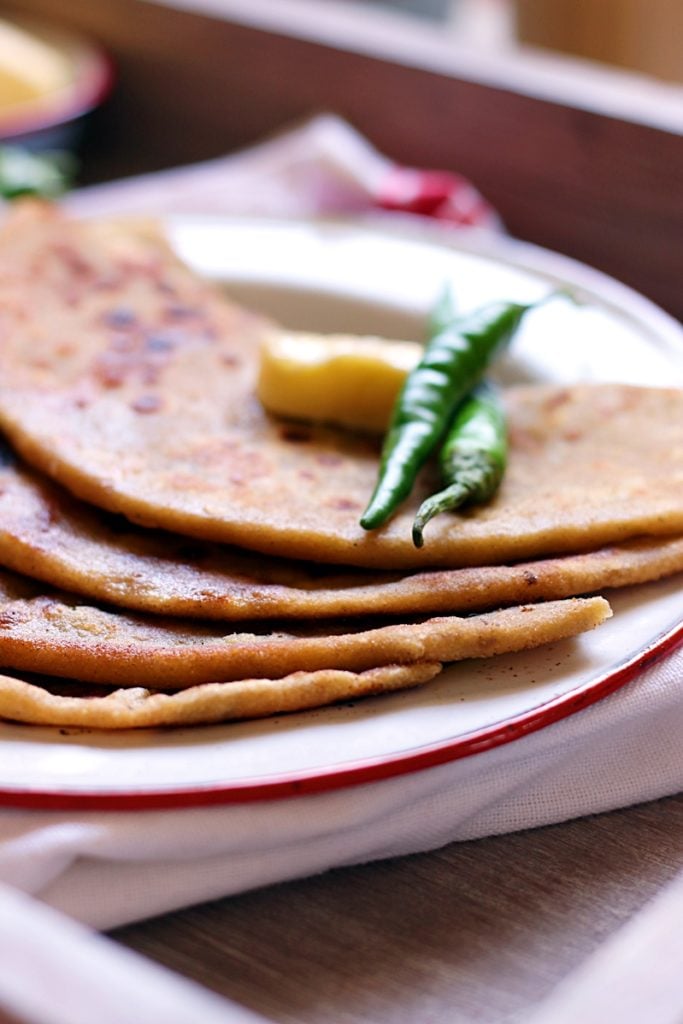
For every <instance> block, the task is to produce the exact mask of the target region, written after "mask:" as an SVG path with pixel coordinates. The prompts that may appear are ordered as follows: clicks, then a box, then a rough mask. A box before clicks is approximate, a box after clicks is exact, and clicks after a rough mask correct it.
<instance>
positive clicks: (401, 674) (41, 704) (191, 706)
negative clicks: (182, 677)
mask: <svg viewBox="0 0 683 1024" xmlns="http://www.w3.org/2000/svg"><path fill="white" fill-rule="evenodd" d="M441 667H442V666H441V665H440V664H439V663H438V662H437V663H429V662H425V663H421V662H417V663H414V664H411V665H383V666H381V667H379V668H373V669H369V670H368V671H367V672H359V673H357V672H343V671H338V670H336V669H321V670H320V671H318V672H294V673H293V674H292V675H288V676H285V677H284V679H242V680H239V681H238V682H232V683H205V684H204V685H201V686H191V687H190V688H189V689H187V690H181V691H179V692H177V693H158V692H156V693H155V692H152V691H150V690H147V689H144V688H143V687H139V686H133V687H130V688H128V689H122V690H114V691H112V692H111V693H105V694H103V693H102V690H101V689H100V692H99V693H97V694H88V695H87V696H83V695H82V694H81V693H79V691H80V690H81V689H82V688H81V687H79V686H78V684H76V685H72V686H69V685H68V684H62V685H57V686H55V685H54V684H50V683H48V682H47V681H43V682H42V683H41V684H36V683H35V682H27V681H25V680H22V679H16V678H13V677H11V676H6V675H0V718H5V719H9V720H11V721H14V722H26V723H30V724H32V725H59V726H76V727H86V728H90V729H142V728H150V727H153V726H168V725H174V726H182V725H207V724H209V723H211V722H227V721H235V720H238V719H245V718H265V717H266V716H269V715H279V714H283V713H284V712H290V711H304V710H307V709H310V708H318V707H322V706H324V705H327V704H334V703H336V702H337V701H346V700H357V699H358V698H360V697H371V696H374V695H377V694H381V693H389V692H391V691H393V690H403V689H407V688H408V687H411V686H420V685H422V684H424V683H427V682H429V681H430V680H431V679H433V678H434V677H435V676H436V675H438V674H439V672H440V671H441ZM71 691H73V692H71Z"/></svg>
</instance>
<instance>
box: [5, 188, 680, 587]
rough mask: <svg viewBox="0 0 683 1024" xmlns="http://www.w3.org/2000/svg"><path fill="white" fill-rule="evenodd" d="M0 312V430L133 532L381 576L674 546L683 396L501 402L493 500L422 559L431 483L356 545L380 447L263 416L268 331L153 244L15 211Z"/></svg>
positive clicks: (432, 540)
mask: <svg viewBox="0 0 683 1024" xmlns="http://www.w3.org/2000/svg"><path fill="white" fill-rule="evenodd" d="M0 309H1V310H2V314H1V316H0V426H1V427H2V428H3V429H4V430H5V431H6V433H7V435H8V436H9V438H10V440H11V442H12V443H13V445H14V446H16V447H17V448H18V449H19V451H20V452H21V453H22V454H23V456H24V457H25V458H26V459H27V461H29V462H30V463H32V464H34V465H35V466H37V467H38V468H40V469H42V470H43V471H44V472H46V473H47V474H49V475H50V476H52V477H54V478H55V479H57V480H59V481H60V482H61V483H62V484H63V485H64V486H66V487H67V488H68V489H70V490H71V491H73V492H74V493H75V494H77V495H79V496H81V497H83V498H85V499H86V500H88V501H91V502H93V503H94V504H97V505H100V506H102V507H104V508H107V509H110V510H111V511H114V512H120V513H123V514H125V515H126V516H127V517H128V518H130V519H133V520H136V521H138V522H141V523H144V524H146V525H150V526H161V527H164V528H166V529H169V530H174V531H177V532H179V533H183V534H188V535H192V536H197V537H203V538H206V539H209V540H214V541H220V542H227V543H235V544H239V545H243V546H245V547H247V548H252V549H254V550H258V551H262V552H265V553H268V554H277V555H281V556H288V557H297V558H306V559H310V560H313V561H322V562H332V563H343V564H353V565H359V566H376V567H385V568H392V569H397V568H406V567H426V566H430V565H439V566H460V565H476V564H493V563H500V562H504V561H508V560H520V559H523V558H530V557H538V556H540V555H548V554H556V553H558V552H572V551H579V550H586V549H590V548H596V547H598V546H600V545H604V544H609V543H614V542H617V541H620V540H623V539H626V538H630V537H634V536H636V535H639V534H654V535H659V536H662V535H667V534H668V535H671V534H676V533H678V534H680V533H683V445H682V444H681V424H682V423H683V390H678V389H664V388H662V389H654V388H635V387H627V386H623V385H592V386H591V385H585V386H577V387H572V388H561V387H530V388H516V389H510V390H509V391H508V392H507V394H506V402H507V406H508V413H509V418H510V425H511V427H510V435H511V446H510V464H509V469H508V472H507V475H506V478H505V481H504V483H503V486H502V488H501V490H500V491H499V494H498V495H497V497H496V498H495V499H494V500H493V501H492V502H491V503H490V504H489V505H488V506H486V507H484V508H478V509H473V510H469V511H467V512H464V513H461V514H448V515H443V516H440V517H438V519H436V520H435V521H434V522H432V523H430V524H429V526H428V528H427V531H426V534H425V538H426V543H425V546H424V548H423V549H421V550H419V551H418V550H417V549H415V548H414V546H413V545H412V541H411V531H410V527H411V524H412V518H413V514H414V512H415V510H416V508H417V504H418V503H419V502H420V501H421V500H422V498H423V497H424V496H425V495H426V493H428V492H429V491H432V490H434V489H435V487H436V486H437V481H436V479H435V478H434V476H433V475H431V472H432V471H431V470H430V471H428V472H426V473H425V474H424V476H423V477H422V479H421V481H420V483H419V484H418V486H417V487H416V488H415V493H414V495H413V497H412V498H411V499H410V500H409V501H408V502H407V503H406V505H405V506H404V509H403V510H402V511H401V513H400V514H399V515H397V516H396V517H395V518H394V519H393V520H392V521H391V523H389V524H388V526H387V527H386V528H383V529H382V530H378V531H373V532H372V533H370V534H367V533H365V532H364V531H363V530H362V529H361V528H360V526H359V525H358V519H359V516H360V514H361V512H362V510H363V508H364V506H365V504H366V502H367V500H368V498H369V495H370V493H371V491H372V488H373V485H374V481H375V476H376V472H377V465H378V443H377V441H376V440H373V439H371V438H364V437H362V436H355V435H353V434H351V433H344V432H342V431H335V430H331V429H326V428H322V427H307V426H302V425H297V424H292V423H287V422H284V421H278V420H276V419H274V418H272V417H270V416H268V415H267V414H266V413H265V411H264V410H263V408H262V407H261V406H260V404H259V403H258V401H257V400H256V398H255V392H254V388H255V380H256V369H257V363H258V352H259V343H260V341H261V339H262V338H263V337H264V336H265V334H266V333H267V332H268V331H270V330H274V329H275V328H273V327H272V326H270V325H269V324H267V323H266V322H265V321H263V320H261V319H260V318H258V317H255V316H253V315H251V314H249V313H247V312H246V311H244V310H242V309H240V308H239V307H237V306H235V305H233V304H231V303H229V302H228V301H227V300H225V299H224V298H223V297H222V295H221V294H220V293H219V292H218V291H217V290H215V289H214V288H213V287H212V286H210V285H209V284H208V283H206V282H204V281H201V280H198V279H196V278H195V277H194V276H193V275H192V274H191V273H190V271H189V270H187V269H186V268H184V267H182V266H181V265H180V264H179V263H178V262H177V261H176V260H175V259H174V258H173V257H172V256H171V255H170V254H168V253H167V252H166V251H165V250H164V248H163V247H162V246H161V245H160V244H159V243H158V242H157V241H156V240H155V239H153V238H151V237H143V236H142V235H140V234H138V235H135V232H133V231H131V232H130V234H129V235H126V233H125V231H121V230H120V229H119V230H114V231H112V230H110V229H107V227H106V225H101V224H97V223H92V222H84V223H78V222H75V221H68V220H66V219H62V218H61V217H60V216H59V215H58V214H57V213H55V212H54V211H50V210H48V209H47V208H45V209H43V210H40V209H39V212H37V213H36V212H32V210H31V209H28V210H27V209H24V210H23V211H22V210H19V212H18V213H17V215H16V216H15V218H10V219H9V222H8V224H7V226H6V228H5V231H4V233H3V235H2V236H1V237H0ZM548 343H549V345H550V344H552V343H553V341H552V339H548Z"/></svg>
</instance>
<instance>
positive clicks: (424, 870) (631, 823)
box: [113, 796, 683, 1024]
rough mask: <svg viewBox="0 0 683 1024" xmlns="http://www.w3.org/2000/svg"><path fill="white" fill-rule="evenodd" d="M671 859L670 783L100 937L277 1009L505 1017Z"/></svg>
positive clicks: (551, 981) (680, 804)
mask: <svg viewBox="0 0 683 1024" xmlns="http://www.w3.org/2000/svg"><path fill="white" fill-rule="evenodd" d="M682 870H683V796H677V797H676V796H674V797H670V798H668V799H663V800H658V801H655V802H652V803H647V804H641V805H639V806H636V807H631V808H626V809H623V810H618V811H614V812H612V813H608V814H601V815H595V816H593V817H589V818H583V819H580V820H576V821H571V822H567V823H564V824H560V825H553V826H548V827H546V828H542V829H534V830H530V831H526V832H521V833H515V834H512V835H506V836H498V837H493V838H488V839H481V840H477V841H474V842H463V843H454V844H452V845H450V846H447V847H445V848H444V849H441V850H437V851H435V852H433V853H428V854H420V855H415V856H411V857H404V858H400V859H396V860H391V861H382V862H379V863H374V864H368V865H364V866H361V867H354V868H347V869H343V870H336V871H332V872H329V873H327V874H325V875H321V876H317V877H314V878H309V879H305V880H302V881H297V882H291V883H287V884H282V885H277V886H273V887H270V888H266V889H262V890H259V891H256V892H251V893H245V894H243V895H240V896H236V897H232V898H230V899H225V900H221V901H218V902H216V903H211V904H208V905H203V906H198V907H192V908H190V909H188V910H184V911H181V912H178V913H175V914H168V915H166V916H164V917H161V918H158V919H155V920H152V921H146V922H143V923H141V924H138V925H132V926H129V927H126V928H121V929H118V930H117V931H116V932H114V933H113V937H114V938H115V939H116V940H117V941H118V942H120V943H123V944H124V945H126V946H128V947H130V948H132V949H135V950H137V951H139V952H140V953H143V954H144V955H145V956H147V957H150V958H152V959H153V960H155V961H158V962H160V963H162V964H164V965H166V966H168V967H170V968H172V969H173V970H174V971H177V972H179V973H181V974H182V975H185V976H186V977H189V978H192V979H194V980H196V981H198V982H199V983H200V984H202V985H204V986H207V987H208V988H210V989H212V990H214V991H216V992H218V993H220V994H222V995H224V996H226V997H229V998H230V999H232V1000H234V1001H236V1002H237V1003H239V1004H241V1005H243V1006H246V1007H249V1008H251V1009H252V1010H256V1011H258V1012H259V1013H261V1014H262V1015H263V1016H265V1017H266V1018H268V1019H271V1020H273V1021H277V1022H283V1024H321V1022H327V1021H335V1022H338V1024H361V1022H362V1024H404V1022H405V1024H408V1022H410V1024H415V1022H418V1021H419V1022H427V1021H429V1022H433V1024H441V1022H444V1024H446V1022H449V1024H465V1022H468V1024H469V1022H473V1021H476V1022H480V1021H481V1022H491V1024H493V1022H496V1024H498V1022H501V1024H502V1022H506V1024H509V1022H513V1021H515V1022H521V1021H524V1020H525V1019H526V1017H527V1015H528V1014H529V1013H530V1012H531V1010H532V1009H533V1008H535V1007H537V1006H538V1005H539V1003H541V1001H542V1000H544V999H545V998H546V997H547V996H548V995H549V994H550V993H551V992H552V991H553V989H554V988H555V986H556V985H557V983H558V982H559V981H560V980H561V979H563V978H565V977H566V976H567V975H568V974H570V972H572V971H573V970H574V969H575V968H577V967H578V966H579V965H580V964H582V963H583V962H584V961H585V960H586V959H587V958H588V957H590V955H591V954H592V953H593V952H594V951H595V950H596V949H597V948H598V947H599V946H601V945H602V943H603V942H604V941H605V940H606V939H607V938H608V937H609V936H611V935H612V934H613V933H615V932H616V931H617V930H618V929H619V928H620V926H621V925H623V924H624V923H625V922H627V921H628V920H629V919H632V918H633V915H635V914H637V913H638V911H640V910H641V908H642V907H643V906H645V905H646V904H647V903H648V901H649V900H651V899H652V898H653V897H654V896H655V895H656V894H657V893H658V892H659V891H660V890H661V889H662V887H663V886H664V885H665V884H666V883H667V882H668V881H669V880H670V879H671V878H673V877H674V875H675V874H676V873H677V872H678V871H682ZM654 1021H655V1019H654V1018H653V1019H652V1020H651V1021H650V1024H654ZM644 1024H645V1022H644Z"/></svg>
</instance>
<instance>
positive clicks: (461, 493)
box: [413, 481, 472, 548]
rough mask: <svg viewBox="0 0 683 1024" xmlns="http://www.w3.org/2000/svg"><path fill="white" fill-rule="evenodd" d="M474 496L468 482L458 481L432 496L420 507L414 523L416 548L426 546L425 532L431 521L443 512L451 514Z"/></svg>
mask: <svg viewBox="0 0 683 1024" xmlns="http://www.w3.org/2000/svg"><path fill="white" fill-rule="evenodd" d="M471 494H472V488H471V486H470V484H469V482H467V481H458V482H457V483H454V484H451V485H450V487H444V489H443V491H439V492H438V494H432V495H431V497H429V498H427V499H426V500H425V501H423V502H422V504H421V505H420V507H419V509H418V511H417V515H416V516H415V520H414V522H413V544H414V545H415V547H416V548H421V547H422V546H423V545H424V537H423V536H422V533H423V530H424V528H425V526H426V525H427V523H428V522H429V520H430V519H433V518H434V516H438V515H439V513H441V512H449V511H452V510H453V509H456V508H459V507H460V505H463V504H464V503H465V502H466V501H467V499H468V498H469V497H470V496H471Z"/></svg>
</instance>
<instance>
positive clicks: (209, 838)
mask: <svg viewBox="0 0 683 1024" xmlns="http://www.w3.org/2000/svg"><path fill="white" fill-rule="evenodd" d="M69 205H70V206H71V207H72V208H73V209H75V210H77V211H78V212H80V213H84V214H87V213H98V214H99V213H119V212H138V213H139V212H145V213H150V212H157V211H166V212H170V211H173V212H188V211H196V212H198V211H200V210H201V211H205V212H206V211H209V212H225V213H229V212H230V213H236V212H241V213H250V214H253V213H269V214H274V213H277V214H279V215H282V214H284V215H295V216H301V215H310V214H315V213H321V212H331V211H334V212H341V211H346V212H358V213H360V212H362V211H368V210H369V209H371V208H373V207H374V206H376V205H380V206H382V207H383V208H385V209H392V208H393V209H403V210H408V211H411V210H412V211H416V212H418V213H429V214H431V215H436V216H440V217H442V218H444V219H447V220H451V221H452V222H454V223H455V224H458V223H463V224H468V225H471V224H472V223H476V224H479V225H480V226H483V227H487V228H488V227H492V228H495V227H496V226H498V220H497V217H496V215H495V213H494V212H493V211H492V210H491V209H490V207H488V205H487V204H486V203H485V201H484V200H483V199H482V198H481V196H479V195H478V193H477V192H476V190H475V189H473V188H472V186H470V185H469V183H467V182H463V181H462V179H459V178H458V177H457V176H454V175H441V174H439V173H438V172H436V173H435V172H428V173H427V174H426V175H425V174H424V172H419V171H412V170H409V171H406V170H405V169H397V168H394V167H392V165H391V163H390V161H388V160H387V159H386V158H384V157H383V156H382V155H381V154H378V153H376V152H375V151H374V150H373V149H372V147H371V146H370V145H369V144H368V143H367V141H366V140H364V139H362V138H361V137H359V136H358V135H357V134H356V133H355V132H354V131H353V130H352V129H351V128H350V127H349V126H348V125H346V124H344V123H343V122H340V121H339V120H338V119H336V118H332V117H322V118H318V119H316V120H315V121H313V122H312V123H310V124H308V125H305V126H303V127H302V128H299V129H297V130H295V131H293V132H291V133H288V134H286V135H283V136H281V137H280V138H277V139H274V140H272V141H270V142H267V143H264V144H263V145H262V146H259V147H257V148H255V149H254V150H251V151H249V152H246V153H243V154H240V155H238V156H236V157H230V158H225V159H224V160H221V161H211V162H210V163H207V164H206V165H203V166H202V167H201V168H199V169H197V168H193V169H191V170H189V171H188V170H183V169H180V170H176V171H170V172H166V173H165V174H163V175H160V176H154V177H153V178H150V179H147V180H137V181H131V182H130V183H128V184H126V183H124V184H121V183H117V184H115V185H104V186H99V187H97V188H92V189H89V190H86V191H83V192H81V193H80V194H76V195H74V196H73V197H71V198H70V200H69ZM681 683H683V649H679V650H678V651H677V652H675V653H673V654H671V655H669V656H668V657H667V658H663V659H661V660H660V661H659V662H658V663H657V664H656V665H654V666H652V667H650V668H649V669H648V670H647V671H645V672H643V673H642V674H641V675H639V676H638V677H637V678H636V679H634V680H633V681H632V682H630V683H629V684H628V685H627V686H625V687H624V688H622V689H621V690H619V691H618V692H616V693H614V694H612V695H611V696H610V697H607V698H605V699H604V700H602V701H600V702H599V703H597V704H595V705H593V706H592V707H590V708H588V709H586V710H584V711H582V712H581V713H579V714H577V715H574V716H573V717H570V718H568V719H565V720H563V721H561V722H559V723H557V724H555V725H553V726H551V727H549V728H546V729H543V730H541V731H539V732H536V733H533V734H531V735H528V736H526V737H524V738H523V739H520V740H516V741H515V742H513V743H509V744H507V745H504V746H501V747H498V748H496V749H493V750H489V751H487V752H484V753H480V754H476V755H474V756H471V757H468V758H465V759H463V760H459V761H455V762H453V763H451V764H446V765H442V766H440V767H438V768H431V769H427V770H423V771H419V772H414V773H412V774H409V775H405V776H402V777H398V778H393V779H390V780H386V781H382V782H379V783H372V784H366V785H362V786H355V787H352V788H350V789H347V790H339V791H335V792H331V793H326V794H322V795H316V796H306V797H296V798H290V799H285V800H280V801H272V802H262V803H254V804H247V805H234V806H224V807H219V806H214V807H210V808H196V809H189V810H185V809H184V810H177V811H154V812H130V813H128V812H126V813H120V812H109V813H101V812H87V813H80V814H79V813H73V812H71V813H56V812H46V811H23V810H22V811H17V810H9V809H7V810H4V811H0V879H2V880H4V881H5V882H8V883H9V884H11V885H14V886H17V887H19V888H21V889H24V890H26V891H27V892H30V893H33V894H36V895H38V896H40V897H41V898H42V899H43V900H45V901H46V902H47V903H49V904H52V905H53V906H54V907H56V908H58V909H61V910H63V911H65V912H66V913H68V914H69V915H72V916H73V917H76V918H79V919H80V920H82V921H84V922H86V923H89V924H91V925H93V926H95V927H97V928H102V929H104V928H111V927H114V926H117V925H121V924H124V923H127V922H130V921H133V920H138V919H142V918H145V917H149V916H152V915H155V914H159V913H162V912H164V911H169V910H173V909H176V908H179V907H182V906H187V905H190V904H192V903H198V902H201V901H204V900H208V899H214V898H218V897H221V896H226V895H230V894H233V893H237V892H242V891H244V890H247V889H250V888H254V887H257V886H263V885H267V884H270V883H273V882H278V881H283V880H285V879H291V878H296V877H303V876H306V875H310V874H313V873H316V872H320V871H324V870H327V869H329V868H333V867H341V866H344V865H349V864H357V863H360V862H364V861H370V860H374V859H379V858H386V857H393V856H399V855H404V854H408V853H415V852H418V851H424V850H430V849H435V848H437V847H439V846H442V845H444V844H445V843H448V842H451V841H454V840H466V839H475V838H479V837H482V836H487V835H495V834H500V833H504V832H511V831H515V830H518V829H525V828H531V827H536V826H540V825H545V824H549V823H552V822H559V821H563V820H567V819H569V818H572V817H578V816H581V815H586V814H592V813H596V812H599V811H605V810H610V809H613V808H616V807H623V806H626V805H629V804H633V803H638V802H640V801H645V800H651V799H654V798H657V797H662V796H666V795H670V794H673V793H676V792H678V791H680V790H681V789H683V743H682V737H683V700H682V699H681Z"/></svg>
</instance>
